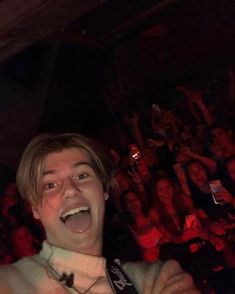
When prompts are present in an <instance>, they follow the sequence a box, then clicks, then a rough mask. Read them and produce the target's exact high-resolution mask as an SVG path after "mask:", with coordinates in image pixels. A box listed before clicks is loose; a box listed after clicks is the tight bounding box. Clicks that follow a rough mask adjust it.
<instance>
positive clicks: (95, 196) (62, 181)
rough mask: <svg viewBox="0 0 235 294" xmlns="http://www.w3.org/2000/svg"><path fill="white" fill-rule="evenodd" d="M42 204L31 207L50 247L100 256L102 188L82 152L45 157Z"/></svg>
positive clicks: (85, 154) (77, 150)
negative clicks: (51, 245)
mask: <svg viewBox="0 0 235 294" xmlns="http://www.w3.org/2000/svg"><path fill="white" fill-rule="evenodd" d="M41 185H42V187H41V191H42V192H41V193H42V202H41V203H40V202H39V203H38V204H36V205H34V206H33V214H34V217H35V218H36V219H40V221H41V222H42V224H43V226H44V229H45V231H46V237H47V241H48V242H49V243H50V244H53V245H56V246H58V247H62V248H65V249H68V250H71V251H76V252H83V253H87V254H92V255H100V254H101V248H102V238H103V234H102V232H103V218H104V210H105V199H107V198H108V195H107V193H106V192H104V188H103V185H102V183H101V181H100V179H99V178H98V177H97V175H96V173H95V171H94V169H93V167H92V164H91V160H90V158H89V156H88V154H87V153H86V151H85V150H83V149H78V148H69V149H63V150H62V151H59V152H53V153H49V154H48V155H47V156H46V157H45V159H44V170H43V178H42V184H41Z"/></svg>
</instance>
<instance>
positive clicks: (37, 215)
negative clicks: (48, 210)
mask: <svg viewBox="0 0 235 294" xmlns="http://www.w3.org/2000/svg"><path fill="white" fill-rule="evenodd" d="M32 212H33V217H34V218H35V219H40V216H39V213H38V210H37V208H36V207H35V206H32Z"/></svg>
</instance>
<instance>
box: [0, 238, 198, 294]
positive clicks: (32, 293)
mask: <svg viewBox="0 0 235 294" xmlns="http://www.w3.org/2000/svg"><path fill="white" fill-rule="evenodd" d="M122 268H123V270H124V271H125V272H126V274H127V276H128V277H129V278H130V279H131V281H132V282H133V284H134V285H135V287H136V289H137V291H138V293H145V294H150V293H151V294H158V293H159V294H160V293H161V294H163V293H164V294H173V293H185V294H186V293H187V294H189V293H190V294H195V293H198V292H197V290H195V289H194V287H193V285H192V281H191V280H190V278H189V276H188V275H185V274H184V273H183V272H182V269H181V268H180V266H179V265H178V264H177V263H176V262H175V261H169V262H166V263H164V264H163V263H162V262H160V261H158V262H155V263H132V262H130V263H126V264H124V265H122ZM71 273H73V274H74V284H73V285H74V288H75V289H74V288H69V287H67V286H65V285H64V284H63V283H62V282H60V281H59V279H60V278H61V277H62V276H63V274H64V275H67V276H69V275H70V274H71ZM176 276H178V277H180V276H182V277H183V279H181V280H182V281H181V282H180V283H179V282H177V281H178V280H179V278H178V277H176ZM175 280H176V282H173V283H172V281H175ZM93 284H94V285H93ZM172 284H173V286H172ZM174 284H176V285H175V286H174ZM92 285H93V286H92ZM91 286H92V287H91ZM90 287H91V288H90ZM88 288H90V290H89V291H88V292H87V293H89V294H112V293H113V291H112V289H111V286H110V284H109V282H108V278H107V275H106V259H105V258H104V257H97V256H91V255H86V254H81V253H76V252H71V251H68V250H65V249H62V248H58V247H55V246H52V245H49V244H48V243H47V242H46V241H44V243H43V247H42V250H41V251H40V253H39V254H37V255H34V256H31V257H26V258H23V259H21V260H19V261H18V262H16V263H14V264H12V265H7V266H2V267H1V268H0V294H64V293H72V294H74V293H84V292H86V290H87V289H88ZM153 288H154V290H153ZM164 289H165V290H164ZM76 290H77V291H76ZM179 290H180V291H179ZM181 290H182V291H181Z"/></svg>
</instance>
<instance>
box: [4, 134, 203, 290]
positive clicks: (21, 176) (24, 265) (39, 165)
mask: <svg viewBox="0 0 235 294" xmlns="http://www.w3.org/2000/svg"><path fill="white" fill-rule="evenodd" d="M110 176H111V165H110V163H109V160H108V158H107V157H106V155H105V154H104V152H103V151H102V150H101V149H100V148H99V147H98V146H97V144H96V143H95V142H93V141H91V140H90V139H88V138H86V137H83V136H81V135H78V134H63V135H46V134H44V135H39V136H38V137H36V138H35V139H33V140H32V142H31V143H30V144H29V145H28V147H27V148H26V150H25V152H24V154H23V156H22V159H21V162H20V165H19V169H18V173H17V185H18V189H19V191H20V193H21V195H22V196H23V197H24V198H25V199H27V200H28V201H29V202H30V204H31V205H32V210H33V214H34V217H35V218H36V219H39V220H40V221H41V223H42V225H43V227H44V229H45V232H46V240H45V241H44V243H43V246H42V250H41V251H40V253H39V254H37V255H34V256H31V257H26V258H24V259H22V260H20V261H18V262H16V263H15V264H12V265H9V266H4V267H2V268H1V269H0V293H2V294H3V293H4V294H8V293H13V294H53V293H54V294H62V293H80V294H81V293H82V294H85V293H89V294H92V293H100V294H111V293H144V294H153V293H162V294H163V293H164V294H173V293H185V294H186V293H187V294H188V293H192V294H194V293H198V291H197V290H196V289H195V287H194V285H193V282H192V279H191V277H190V276H189V275H188V274H186V273H184V272H183V271H182V269H181V268H180V266H179V265H178V264H177V263H176V262H175V261H169V262H166V263H162V262H160V261H158V262H156V263H152V264H147V263H126V264H123V265H120V267H119V266H118V264H117V263H112V264H110V262H108V261H107V260H106V259H105V258H104V257H103V256H102V242H103V218H104V211H105V200H107V199H108V197H109V195H108V189H109V183H110ZM130 250H131V249H130ZM136 291H137V292H136Z"/></svg>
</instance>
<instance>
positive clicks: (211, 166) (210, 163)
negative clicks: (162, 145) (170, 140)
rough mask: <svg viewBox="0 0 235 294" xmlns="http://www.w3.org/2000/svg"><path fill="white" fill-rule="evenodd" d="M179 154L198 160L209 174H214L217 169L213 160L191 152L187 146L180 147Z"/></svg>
mask: <svg viewBox="0 0 235 294" xmlns="http://www.w3.org/2000/svg"><path fill="white" fill-rule="evenodd" d="M180 152H181V153H183V154H185V155H187V156H189V157H190V158H192V159H197V160H200V161H201V162H202V163H203V164H204V165H205V166H206V167H207V168H208V169H209V171H210V173H211V174H214V173H215V172H216V169H217V163H216V161H215V160H214V159H212V158H210V157H207V156H204V155H201V154H198V153H196V152H194V151H192V150H191V149H190V148H189V147H187V146H182V147H181V149H180Z"/></svg>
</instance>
